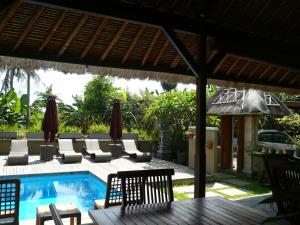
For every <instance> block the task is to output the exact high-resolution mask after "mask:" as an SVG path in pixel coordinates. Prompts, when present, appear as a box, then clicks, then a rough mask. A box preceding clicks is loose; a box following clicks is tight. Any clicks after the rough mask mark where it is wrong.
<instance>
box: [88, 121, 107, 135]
mask: <svg viewBox="0 0 300 225" xmlns="http://www.w3.org/2000/svg"><path fill="white" fill-rule="evenodd" d="M108 132H109V126H108V125H105V124H97V123H93V124H91V126H90V127H89V130H88V133H89V134H95V133H108Z"/></svg>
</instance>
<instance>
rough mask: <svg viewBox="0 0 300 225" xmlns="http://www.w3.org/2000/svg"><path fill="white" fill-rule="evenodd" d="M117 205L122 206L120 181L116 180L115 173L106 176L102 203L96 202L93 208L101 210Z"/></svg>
mask: <svg viewBox="0 0 300 225" xmlns="http://www.w3.org/2000/svg"><path fill="white" fill-rule="evenodd" d="M117 205H122V190H121V179H119V178H118V176H117V174H116V173H112V174H109V175H108V176H107V183H106V194H105V200H104V202H103V201H101V200H96V201H95V203H94V207H95V208H96V209H101V208H108V207H111V206H117Z"/></svg>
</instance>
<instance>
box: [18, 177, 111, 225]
mask: <svg viewBox="0 0 300 225" xmlns="http://www.w3.org/2000/svg"><path fill="white" fill-rule="evenodd" d="M14 178H18V179H20V180H21V190H20V192H21V193H20V200H21V202H20V220H27V219H34V218H35V216H36V207H37V206H39V205H48V204H50V203H67V202H73V203H75V204H76V205H77V207H78V208H79V209H80V211H81V212H86V211H88V210H89V209H92V208H93V205H94V200H96V199H104V198H105V189H106V184H105V183H104V182H103V181H102V180H100V179H98V178H96V177H95V176H94V175H92V174H90V173H89V172H79V173H68V174H51V175H33V176H23V177H22V176H20V177H14Z"/></svg>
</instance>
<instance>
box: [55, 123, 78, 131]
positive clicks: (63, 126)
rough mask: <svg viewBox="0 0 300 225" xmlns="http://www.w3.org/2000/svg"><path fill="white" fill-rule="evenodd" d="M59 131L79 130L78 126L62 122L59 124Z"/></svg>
mask: <svg viewBox="0 0 300 225" xmlns="http://www.w3.org/2000/svg"><path fill="white" fill-rule="evenodd" d="M58 131H59V133H76V132H81V130H80V128H79V127H75V126H66V125H64V124H61V125H60V126H59V129H58Z"/></svg>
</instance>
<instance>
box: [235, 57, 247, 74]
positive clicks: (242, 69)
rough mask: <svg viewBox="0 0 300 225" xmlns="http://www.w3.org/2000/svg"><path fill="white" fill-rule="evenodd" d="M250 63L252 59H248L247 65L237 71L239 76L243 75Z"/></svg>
mask: <svg viewBox="0 0 300 225" xmlns="http://www.w3.org/2000/svg"><path fill="white" fill-rule="evenodd" d="M249 63H250V61H249V60H248V61H246V63H245V65H244V66H243V67H242V68H241V69H240V71H239V72H238V73H237V75H236V76H237V77H239V76H241V75H242V74H243V73H244V71H245V69H246V68H247V66H248V65H249Z"/></svg>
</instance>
